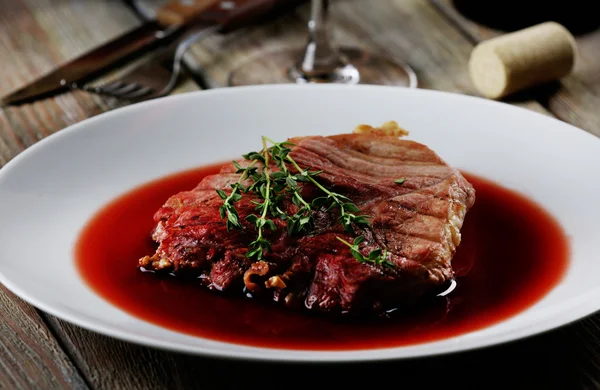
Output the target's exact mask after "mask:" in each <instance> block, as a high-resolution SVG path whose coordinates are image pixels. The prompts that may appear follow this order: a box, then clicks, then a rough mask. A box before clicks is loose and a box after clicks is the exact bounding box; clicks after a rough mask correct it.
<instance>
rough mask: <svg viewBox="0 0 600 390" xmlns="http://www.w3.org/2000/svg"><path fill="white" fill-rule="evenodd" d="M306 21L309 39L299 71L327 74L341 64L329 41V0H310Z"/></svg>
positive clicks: (336, 51) (340, 59) (341, 61)
mask: <svg viewBox="0 0 600 390" xmlns="http://www.w3.org/2000/svg"><path fill="white" fill-rule="evenodd" d="M311 3H312V6H311V7H312V8H311V18H310V22H308V33H309V40H308V44H307V45H306V50H305V52H304V57H303V58H302V62H301V71H302V72H304V73H307V74H315V73H320V74H327V73H330V72H332V71H333V70H334V69H336V68H338V67H340V66H343V65H344V62H343V60H342V58H341V57H340V54H339V52H338V50H337V49H336V48H335V47H334V45H333V44H332V43H331V25H330V23H329V0H312V1H311Z"/></svg>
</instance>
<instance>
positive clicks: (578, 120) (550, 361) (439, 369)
mask: <svg viewBox="0 0 600 390" xmlns="http://www.w3.org/2000/svg"><path fill="white" fill-rule="evenodd" d="M460 3H465V2H464V1H463V2H460ZM491 3H493V2H491ZM575 3H577V2H575ZM580 3H581V2H580ZM457 4H458V2H457ZM457 4H455V3H453V2H452V1H451V0H435V1H424V0H376V1H375V0H371V1H367V0H361V1H359V0H346V1H343V0H339V1H337V2H334V8H333V22H334V23H335V26H336V29H335V37H336V39H337V40H338V42H340V43H347V44H356V45H362V46H365V47H368V48H371V49H374V50H375V49H376V50H381V51H382V52H388V53H392V54H394V55H398V56H400V57H401V58H404V59H406V60H407V61H408V62H409V63H410V64H411V65H412V66H413V67H414V69H416V71H417V74H418V77H419V81H420V87H421V88H428V89H436V90H442V91H451V92H459V93H464V94H471V95H477V93H476V91H475V90H474V87H473V85H472V84H471V82H470V79H469V77H468V74H467V61H468V57H469V54H470V52H471V50H472V48H473V46H474V44H476V43H477V42H478V41H480V40H482V39H486V38H488V37H492V36H494V35H496V34H499V33H501V32H502V31H500V30H494V29H491V28H487V27H484V26H483V25H482V24H479V23H477V22H475V21H473V19H468V18H466V17H465V16H463V15H464V14H462V13H460V12H458V11H457V8H456V5H457ZM579 5H581V4H579ZM307 11H308V9H307V7H301V8H300V9H299V10H297V12H294V13H292V14H289V15H287V16H285V17H283V18H281V20H279V21H277V22H275V23H272V24H270V25H267V26H263V27H257V28H252V29H250V30H247V31H243V32H238V33H235V34H233V35H232V36H228V37H214V38H211V39H209V40H207V41H205V42H203V43H202V44H198V45H197V46H196V47H194V48H193V50H192V53H191V54H190V55H188V57H187V59H186V61H187V65H188V66H190V67H191V68H194V69H195V72H196V73H194V74H196V76H199V77H196V78H194V79H196V80H203V81H202V82H201V83H200V84H199V83H197V82H194V81H193V79H188V80H186V81H184V82H183V83H182V85H181V86H180V87H179V88H178V89H177V90H176V91H175V93H184V92H187V91H193V90H197V89H199V88H201V86H200V85H202V88H210V87H219V86H224V82H225V79H226V75H227V71H228V70H229V69H231V68H232V67H233V66H234V65H236V64H237V63H238V61H241V60H243V59H244V58H247V56H249V55H250V54H252V53H253V52H255V51H256V50H258V49H260V48H270V49H277V48H282V47H288V46H289V45H292V44H302V43H303V42H304V40H305V37H306V35H305V24H306V21H307V17H308V12H307ZM516 12H519V10H518V9H517V10H516ZM581 12H582V15H585V14H586V13H589V12H590V11H585V10H581ZM139 23H140V18H139V15H136V14H135V13H134V12H133V10H132V9H131V8H130V7H128V6H127V5H125V3H122V2H120V1H119V0H106V1H100V0H98V1H96V0H94V1H92V0H87V1H77V0H11V1H1V2H0V61H1V68H0V69H1V70H0V95H3V94H5V93H7V92H9V91H11V90H13V89H14V88H17V87H19V86H21V85H22V84H24V83H25V82H27V81H30V80H32V79H33V78H35V77H37V76H40V75H42V74H43V73H45V72H47V71H49V70H51V69H53V68H54V67H56V66H57V65H58V64H60V63H62V62H64V61H66V60H68V59H70V58H72V57H73V56H76V55H78V54H80V53H82V52H83V51H86V50H88V49H90V48H92V47H94V46H96V45H99V44H101V43H103V42H105V41H106V40H108V39H110V38H112V37H114V36H116V35H118V34H120V33H123V32H125V31H127V30H129V29H131V28H133V27H135V26H136V25H138V24H139ZM592 27H593V26H592ZM583 30H584V31H583V32H582V33H581V34H579V35H578V36H577V42H578V45H579V53H578V57H577V65H576V69H575V71H574V73H573V74H572V75H570V76H568V77H567V78H565V79H564V80H563V81H562V82H561V83H559V84H553V85H551V86H547V87H544V88H539V89H536V90H534V91H530V92H527V93H523V94H520V95H519V96H516V97H513V98H510V99H509V102H510V103H511V104H515V105H518V106H522V107H525V108H527V109H530V110H533V111H537V112H541V113H543V114H546V115H549V116H555V117H557V118H559V119H561V120H563V121H566V122H569V123H572V124H574V125H576V126H579V127H581V128H583V129H585V130H587V131H589V132H591V133H593V134H596V135H600V110H599V107H600V68H599V67H600V49H599V48H600V30H594V29H593V28H589V29H583ZM198 72H202V73H201V74H199V73H198ZM122 104H123V103H120V102H117V101H116V100H114V99H105V98H100V97H98V96H91V95H88V94H86V93H80V92H75V93H68V94H63V95H59V96H57V97H55V98H51V99H46V100H43V101H39V102H36V103H33V104H29V105H25V106H20V107H8V108H3V109H0V165H3V164H5V163H7V162H8V161H9V160H10V159H11V158H13V157H14V156H16V155H17V154H18V153H19V152H21V151H23V150H24V149H26V148H27V147H29V146H31V145H32V144H34V143H35V142H37V141H39V140H40V139H42V138H44V137H46V136H48V135H50V134H52V133H54V132H56V131H59V130H61V129H63V128H65V127H67V126H69V125H71V124H74V123H76V122H79V121H81V120H83V119H86V118H89V117H91V116H94V115H97V114H99V113H101V112H103V111H107V110H110V109H114V108H115V107H118V106H120V105H122ZM317 377H318V378H320V379H317ZM358 377H364V378H365V379H368V380H371V381H375V384H371V387H374V386H380V387H383V386H384V385H385V384H384V383H387V382H388V380H389V381H390V382H392V386H406V385H407V384H409V385H414V386H415V387H417V386H418V387H419V388H423V387H436V388H437V387H440V386H446V385H448V384H451V385H458V386H461V387H463V388H495V387H502V388H506V387H510V388H515V387H517V388H520V387H524V388H561V389H576V388H598V387H600V315H596V316H592V317H589V318H586V319H584V320H582V321H579V322H577V323H574V324H572V325H570V326H566V327H563V328H560V329H557V330H555V331H552V332H548V333H545V334H543V335H540V336H537V337H532V338H529V339H526V340H522V341H518V342H514V343H510V344H506V345H502V346H498V347H492V348H487V349H483V350H476V351H471V352H466V353H461V354H453V355H448V356H443V357H436V358H423V359H415V360H410V361H401V362H386V363H380V364H337V365H305V364H303V365H296V364H274V363H273V364H264V363H252V362H240V361H225V360H217V359H209V358H201V357H194V356H187V355H183V354H178V353H168V352H164V351H161V350H157V349H151V348H145V347H141V346H137V345H133V344H128V343H124V342H120V341H116V340H113V339H111V338H108V337H104V336H101V335H98V334H95V333H91V332H89V331H86V330H84V329H81V328H79V327H76V326H73V325H71V324H69V323H66V322H63V321H61V320H59V319H57V318H55V317H53V316H50V315H48V314H46V313H44V312H41V311H39V310H37V309H35V308H34V307H32V306H30V305H28V304H27V303H25V302H23V301H22V300H20V299H19V298H17V297H16V296H15V295H13V294H12V293H11V292H9V291H8V290H7V289H6V288H4V287H3V286H1V285H0V388H6V389H15V388H19V389H20V388H39V389H57V388H77V389H80V388H98V389H100V388H101V389H154V388H157V389H158V388H231V389H238V388H254V387H256V388H272V387H275V388H286V387H288V386H290V385H291V387H292V388H296V387H304V388H306V387H307V386H310V387H315V386H319V387H320V385H325V384H327V385H334V386H335V385H337V386H339V387H340V388H341V387H350V388H353V387H354V386H352V385H353V384H354V385H355V384H356V383H357V378H358Z"/></svg>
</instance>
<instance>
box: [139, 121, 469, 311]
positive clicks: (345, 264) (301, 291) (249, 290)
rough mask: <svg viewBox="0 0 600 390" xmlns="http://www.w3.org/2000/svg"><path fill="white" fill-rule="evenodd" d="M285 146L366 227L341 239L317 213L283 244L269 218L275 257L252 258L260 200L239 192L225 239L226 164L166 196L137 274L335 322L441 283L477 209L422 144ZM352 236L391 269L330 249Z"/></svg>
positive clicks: (358, 140) (328, 215)
mask: <svg viewBox="0 0 600 390" xmlns="http://www.w3.org/2000/svg"><path fill="white" fill-rule="evenodd" d="M289 141H290V142H292V143H293V144H294V145H295V146H293V147H292V152H291V153H290V156H292V157H293V158H294V159H295V160H296V161H297V162H298V164H299V165H300V167H302V168H303V169H305V168H307V167H310V169H311V170H313V171H316V170H322V173H321V174H320V175H319V176H317V177H316V180H317V181H318V182H319V183H320V184H322V185H323V186H324V187H326V188H327V189H329V190H331V191H335V192H337V193H340V194H342V195H345V196H347V197H348V198H350V199H351V200H352V201H353V202H354V203H355V204H356V205H357V206H358V207H359V209H360V214H361V215H368V216H369V222H370V226H369V227H366V228H357V229H356V230H355V232H354V234H349V233H347V232H345V231H344V230H343V228H342V226H341V225H340V223H339V221H338V210H337V209H336V208H334V209H331V210H329V211H328V210H326V209H325V208H323V209H320V210H315V211H314V221H315V226H314V229H313V231H311V232H310V234H303V235H300V236H292V237H290V236H288V234H287V230H286V223H285V221H283V220H280V219H275V223H276V225H277V230H276V231H267V232H266V238H267V239H268V240H269V241H270V242H271V243H272V250H271V251H270V252H268V253H267V254H266V257H265V259H263V260H261V261H254V260H251V259H249V258H247V257H246V256H245V254H246V253H247V251H248V246H249V244H250V242H252V241H253V240H254V239H255V237H256V229H255V228H254V226H253V225H251V224H250V223H248V222H246V221H245V220H244V217H245V216H246V215H248V214H254V213H256V211H255V204H253V203H252V200H257V199H255V198H253V197H252V196H251V195H249V194H245V195H244V196H243V197H242V199H241V200H240V201H239V202H237V203H236V204H235V205H236V208H237V210H238V213H239V215H240V219H241V220H242V224H243V225H244V229H243V230H231V231H228V230H227V228H226V224H225V221H224V220H223V219H222V218H221V216H220V215H219V207H220V206H221V205H222V204H223V200H222V199H221V198H220V197H219V196H218V194H217V192H216V189H222V190H224V191H226V192H227V193H229V192H230V191H231V187H230V184H232V183H235V182H237V181H238V179H239V174H236V173H235V171H236V169H235V168H234V167H233V165H226V166H224V167H223V168H222V170H221V172H220V173H218V174H215V175H212V176H207V177H205V178H204V179H203V180H202V181H201V182H200V183H199V184H198V186H197V187H196V188H194V189H191V190H190V191H184V192H181V193H178V194H174V195H173V196H172V197H171V198H170V199H168V200H167V201H166V203H165V204H164V205H163V207H161V208H160V209H159V210H158V211H157V212H156V214H155V216H154V218H155V221H156V222H157V225H156V228H155V230H154V232H153V234H152V238H153V239H154V240H155V241H156V242H157V244H158V249H157V250H156V253H154V254H152V255H149V256H146V257H144V258H142V259H140V260H139V263H140V266H142V267H144V268H145V269H148V270H154V271H161V272H168V273H172V274H174V275H177V276H181V277H187V276H190V277H194V278H198V279H197V280H199V282H200V283H202V284H203V285H204V286H206V287H207V288H210V289H214V290H219V291H224V292H230V293H233V294H240V295H241V294H245V295H248V296H252V297H254V298H257V299H258V298H260V299H270V300H274V301H276V302H279V303H281V304H282V305H285V306H288V307H291V308H304V309H308V310H312V311H317V312H326V313H337V314H340V313H341V314H348V313H380V312H382V311H385V310H388V309H391V308H396V307H401V306H402V305H404V304H408V303H414V302H418V300H419V299H422V298H423V297H425V296H427V295H431V294H435V293H438V292H440V291H441V290H442V289H443V288H444V286H446V285H447V283H448V282H449V281H450V280H451V279H452V278H453V270H452V265H451V260H452V257H453V255H454V253H455V251H456V249H457V246H458V245H459V244H460V241H461V233H460V230H461V227H462V224H463V221H464V219H465V216H466V214H467V212H468V210H469V209H470V208H471V206H472V205H473V203H474V201H475V191H474V189H473V187H472V186H471V184H470V183H469V182H468V181H467V180H466V179H465V178H464V177H463V176H462V175H461V174H460V172H459V171H457V170H456V169H453V168H452V167H450V166H448V164H446V163H445V162H444V161H443V160H442V159H441V158H440V157H439V156H438V155H437V154H436V153H435V152H434V151H432V150H431V149H429V148H428V147H427V146H425V145H422V144H420V143H417V142H413V141H409V140H403V139H399V138H398V137H396V136H386V135H378V134H373V133H368V132H367V134H356V133H355V134H341V135H335V136H329V137H322V136H309V137H297V138H293V139H291V140H289ZM239 162H240V164H244V160H243V159H240V161H239ZM246 163H247V162H246ZM272 168H273V169H275V167H274V166H273V167H272ZM400 178H403V179H404V181H403V182H401V180H400V181H398V179H400ZM397 181H398V182H397ZM400 182H401V183H400ZM303 196H304V197H305V198H306V199H308V200H309V201H310V199H312V198H314V197H317V196H322V193H320V190H318V189H317V188H316V187H315V186H313V185H312V184H310V183H308V184H305V185H304V188H303ZM284 203H285V206H284V207H285V208H286V209H287V210H288V211H289V212H290V213H291V214H293V212H294V208H295V207H296V206H294V205H293V203H292V202H290V201H289V199H288V200H286V201H285V202H284ZM358 235H363V236H364V237H365V238H366V239H365V241H364V242H363V243H362V244H361V246H360V248H361V252H362V253H363V254H364V255H368V254H369V252H370V251H372V250H374V249H377V248H381V249H385V250H387V251H388V253H389V258H388V261H389V262H391V263H392V264H393V267H383V266H382V265H376V264H373V263H365V262H358V261H357V260H356V259H355V258H354V257H353V256H352V254H351V252H350V249H349V248H348V247H347V246H345V245H344V244H343V243H342V242H340V241H339V240H338V239H337V237H341V238H343V239H345V240H346V241H348V242H352V240H353V239H354V238H355V237H356V236H358Z"/></svg>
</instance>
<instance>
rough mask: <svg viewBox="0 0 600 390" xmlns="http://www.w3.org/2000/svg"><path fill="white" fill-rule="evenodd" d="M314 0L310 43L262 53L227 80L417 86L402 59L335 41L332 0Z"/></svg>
mask: <svg viewBox="0 0 600 390" xmlns="http://www.w3.org/2000/svg"><path fill="white" fill-rule="evenodd" d="M311 3H312V4H311V18H310V21H309V23H308V43H307V44H306V46H305V47H304V48H299V49H288V50H283V51H277V52H270V53H259V55H257V56H256V57H254V58H252V59H250V60H249V61H247V62H245V63H243V64H241V65H240V66H239V67H237V68H236V69H234V70H233V71H232V72H231V73H230V74H229V80H228V84H229V85H230V86H242V85H256V84H279V83H290V82H291V83H294V82H295V83H298V84H304V83H342V84H359V83H360V84H388V85H397V86H405V87H411V88H415V87H416V86H417V76H416V74H415V72H414V71H413V70H412V69H411V68H410V66H408V65H407V64H406V63H404V62H403V61H401V60H399V59H395V58H391V57H388V56H384V55H380V54H375V53H371V52H368V51H365V50H362V49H359V48H347V47H337V46H336V45H334V44H333V42H332V39H331V23H330V21H329V0H311ZM266 69H269V70H273V71H265V70H266Z"/></svg>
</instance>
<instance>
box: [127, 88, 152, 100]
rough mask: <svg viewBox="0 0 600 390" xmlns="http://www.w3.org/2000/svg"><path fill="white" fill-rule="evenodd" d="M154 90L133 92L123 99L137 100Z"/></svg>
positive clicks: (143, 89) (146, 89)
mask: <svg viewBox="0 0 600 390" xmlns="http://www.w3.org/2000/svg"><path fill="white" fill-rule="evenodd" d="M152 92H153V90H152V88H148V87H142V88H141V89H138V90H137V91H134V92H131V93H129V94H126V95H124V96H123V98H125V99H137V98H140V97H142V96H146V95H148V94H149V93H152Z"/></svg>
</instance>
